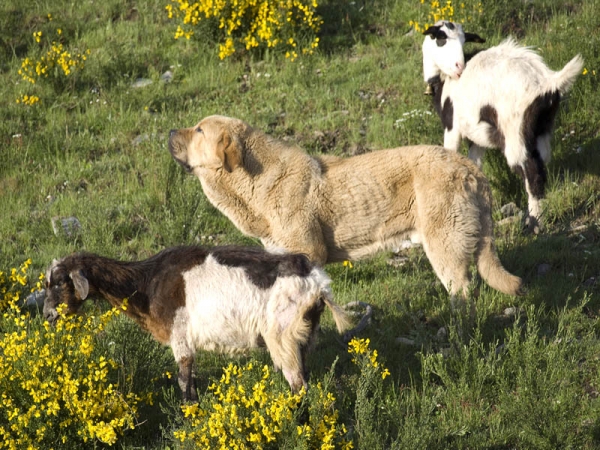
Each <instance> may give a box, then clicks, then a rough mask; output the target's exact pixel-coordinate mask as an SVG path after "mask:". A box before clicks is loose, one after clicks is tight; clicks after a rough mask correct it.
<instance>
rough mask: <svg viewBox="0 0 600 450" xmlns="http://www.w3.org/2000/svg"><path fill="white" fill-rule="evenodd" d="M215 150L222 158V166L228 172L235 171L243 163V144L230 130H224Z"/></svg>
mask: <svg viewBox="0 0 600 450" xmlns="http://www.w3.org/2000/svg"><path fill="white" fill-rule="evenodd" d="M215 151H216V156H217V158H219V159H220V160H221V163H222V166H223V168H224V169H225V170H226V171H227V172H231V171H233V170H234V169H235V168H236V167H238V166H239V165H241V164H242V146H241V144H240V143H239V141H238V139H237V138H236V137H235V136H232V135H231V134H230V132H229V131H228V130H224V131H223V133H222V134H221V137H220V139H219V141H218V142H217V147H216V149H215Z"/></svg>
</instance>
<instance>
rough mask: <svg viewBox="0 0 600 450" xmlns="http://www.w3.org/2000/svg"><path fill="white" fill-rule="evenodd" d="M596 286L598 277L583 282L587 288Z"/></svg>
mask: <svg viewBox="0 0 600 450" xmlns="http://www.w3.org/2000/svg"><path fill="white" fill-rule="evenodd" d="M595 284H596V277H590V278H588V279H587V280H585V281H584V282H583V285H584V286H586V287H590V286H593V285H595Z"/></svg>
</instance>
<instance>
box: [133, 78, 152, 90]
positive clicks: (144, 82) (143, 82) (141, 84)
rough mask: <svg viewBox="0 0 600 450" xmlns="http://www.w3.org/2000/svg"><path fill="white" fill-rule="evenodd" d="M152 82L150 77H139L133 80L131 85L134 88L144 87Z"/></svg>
mask: <svg viewBox="0 0 600 450" xmlns="http://www.w3.org/2000/svg"><path fill="white" fill-rule="evenodd" d="M151 84H152V80H151V79H149V78H138V79H137V80H135V81H134V82H133V84H132V85H131V87H132V88H136V89H138V88H143V87H146V86H150V85H151Z"/></svg>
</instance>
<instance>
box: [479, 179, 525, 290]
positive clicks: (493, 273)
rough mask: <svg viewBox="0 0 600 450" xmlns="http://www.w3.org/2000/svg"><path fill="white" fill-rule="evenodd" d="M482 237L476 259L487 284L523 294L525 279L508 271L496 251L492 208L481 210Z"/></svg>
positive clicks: (488, 198) (487, 195) (488, 192)
mask: <svg viewBox="0 0 600 450" xmlns="http://www.w3.org/2000/svg"><path fill="white" fill-rule="evenodd" d="M484 195H485V196H486V197H487V200H488V201H487V204H488V205H491V192H490V191H489V187H488V188H487V189H486V192H485V194H484ZM479 220H480V223H481V239H480V240H479V243H478V246H477V253H476V255H475V260H476V263H477V270H478V271H479V274H480V275H481V278H483V279H484V280H485V281H486V283H487V284H489V285H490V286H491V287H492V288H494V289H496V290H498V291H500V292H504V293H505V294H508V295H522V294H523V281H522V280H521V278H519V277H517V276H515V275H513V274H511V273H510V272H509V271H507V270H506V269H505V268H504V266H503V265H502V263H501V262H500V259H499V258H498V253H496V246H495V245H494V222H493V221H492V214H491V210H490V208H482V210H481V211H480V219H479Z"/></svg>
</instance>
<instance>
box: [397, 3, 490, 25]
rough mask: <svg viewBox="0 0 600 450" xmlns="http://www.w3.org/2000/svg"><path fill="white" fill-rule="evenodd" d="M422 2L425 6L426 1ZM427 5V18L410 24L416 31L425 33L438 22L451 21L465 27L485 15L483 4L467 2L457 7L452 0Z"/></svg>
mask: <svg viewBox="0 0 600 450" xmlns="http://www.w3.org/2000/svg"><path fill="white" fill-rule="evenodd" d="M420 2H421V4H424V3H425V0H420ZM427 3H428V6H429V10H428V11H427V18H426V19H425V20H411V21H410V22H409V25H410V26H412V27H413V28H414V29H415V31H420V32H422V31H425V30H426V29H427V28H429V27H430V26H431V25H433V24H434V23H436V22H437V21H438V20H449V21H452V22H459V23H461V24H463V25H464V24H466V23H469V22H471V21H473V20H474V18H475V17H477V16H481V15H482V14H483V7H482V4H481V2H474V1H469V0H466V1H462V2H460V3H459V4H458V6H457V7H455V5H454V4H453V3H452V0H446V1H445V2H443V1H440V0H428V2H427Z"/></svg>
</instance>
